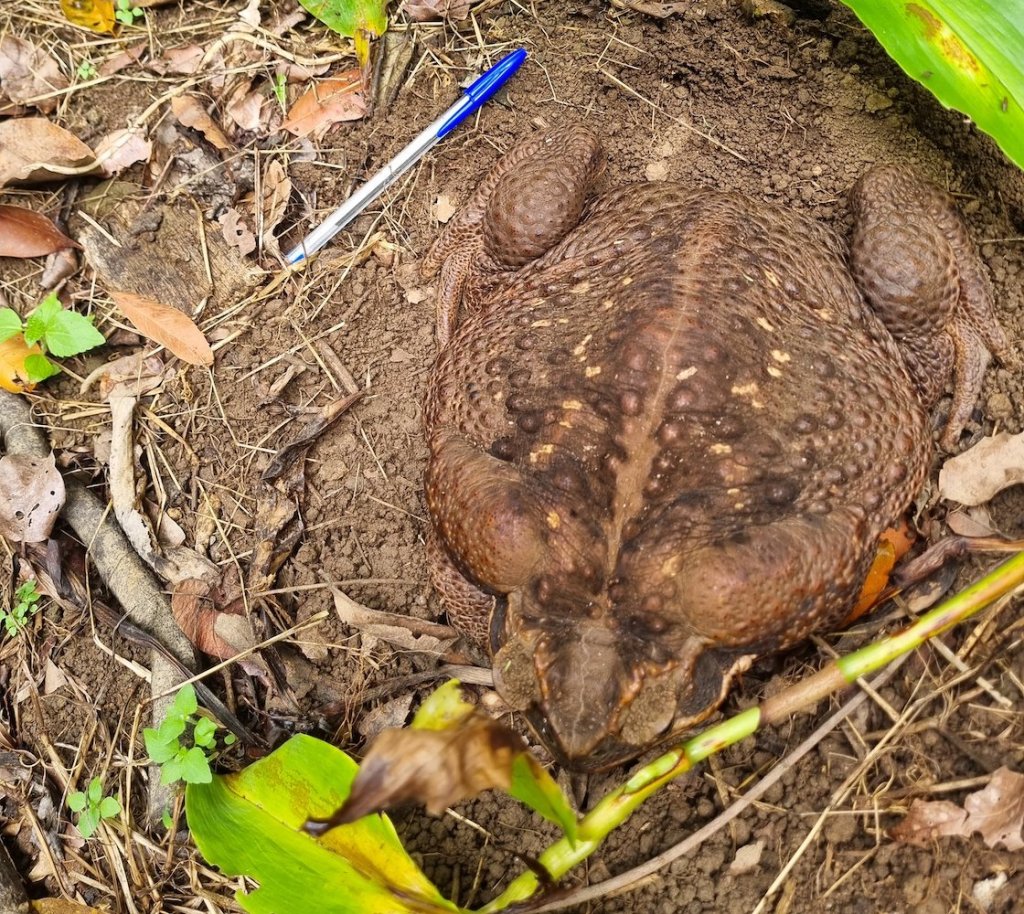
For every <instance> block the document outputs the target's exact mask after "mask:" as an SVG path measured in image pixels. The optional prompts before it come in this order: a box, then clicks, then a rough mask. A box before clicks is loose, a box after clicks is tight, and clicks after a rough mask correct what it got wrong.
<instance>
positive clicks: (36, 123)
mask: <svg viewBox="0 0 1024 914" xmlns="http://www.w3.org/2000/svg"><path fill="white" fill-rule="evenodd" d="M95 159H96V157H95V156H94V155H93V152H92V150H91V149H90V148H89V147H88V146H86V145H85V143H83V142H82V141H81V140H80V139H78V137H76V136H75V135H74V134H73V133H70V132H68V131H67V130H65V129H64V128H63V127H58V126H57V125H56V124H51V123H50V122H49V121H48V120H47V119H46V118H45V117H21V118H15V119H13V120H6V121H0V187H3V186H4V185H5V184H13V183H19V184H37V183H39V182H42V181H53V180H61V179H63V178H65V177H66V176H67V175H68V174H80V173H81V169H82V168H83V167H85V166H88V165H90V164H91V163H92V162H94V161H95Z"/></svg>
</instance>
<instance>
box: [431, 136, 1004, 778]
mask: <svg viewBox="0 0 1024 914" xmlns="http://www.w3.org/2000/svg"><path fill="white" fill-rule="evenodd" d="M602 161H603V160H602V156H601V153H600V148H599V145H598V142H597V140H596V138H595V137H594V136H593V135H592V134H590V133H589V132H588V131H586V130H585V129H584V128H581V127H573V128H568V129H565V130H560V131H552V132H550V133H547V134H541V135H539V136H537V137H534V138H533V139H531V140H529V141H528V142H527V143H526V144H524V145H523V146H522V147H520V148H519V149H518V150H516V151H514V152H512V153H511V154H510V156H509V157H508V158H507V159H506V160H503V162H501V163H499V164H498V166H496V168H495V169H494V170H493V171H492V173H491V174H490V175H489V176H488V177H487V178H486V179H485V181H484V183H483V184H482V185H481V189H480V190H479V191H478V192H477V195H476V196H475V197H474V198H473V200H472V201H471V202H470V204H469V205H468V206H467V208H466V210H465V211H464V213H463V214H462V215H461V216H460V217H458V218H457V219H456V220H454V222H453V223H452V224H451V225H450V226H449V228H448V229H447V231H446V233H445V234H444V235H443V236H442V237H441V238H440V239H439V241H438V242H437V243H436V244H435V246H434V248H433V249H432V251H431V253H430V255H429V257H428V262H427V268H428V269H433V268H436V267H437V266H438V265H440V264H443V268H442V285H441V290H440V300H439V306H438V308H439V334H440V335H441V336H442V337H445V336H446V334H447V333H448V332H449V331H450V330H451V328H452V325H453V324H454V320H455V315H456V313H457V310H458V307H459V304H460V302H461V303H462V305H463V307H464V309H465V310H466V311H468V312H470V313H469V314H468V316H466V317H465V319H464V320H463V321H462V323H461V325H460V326H458V328H457V329H456V330H454V332H453V334H452V336H451V338H450V340H448V341H447V345H446V346H445V347H444V349H443V350H442V352H441V353H440V355H439V357H438V360H437V364H436V366H435V369H434V373H433V376H432V379H431V382H430V387H429V392H428V396H427V404H426V428H427V435H428V439H429V445H430V461H429V465H428V469H427V474H426V495H427V505H428V508H429V512H430V516H431V520H432V526H433V534H432V539H431V543H430V566H431V572H432V579H433V581H434V583H435V585H436V586H437V588H438V589H439V591H440V592H441V595H442V598H443V600H444V602H445V603H446V604H447V606H448V607H449V610H450V611H451V613H452V615H453V617H454V620H455V622H456V623H457V624H458V625H460V626H461V627H462V628H464V629H465V630H466V631H467V632H469V633H470V634H471V635H473V636H474V637H475V638H476V639H477V640H478V641H480V642H481V643H484V644H486V645H488V646H489V648H490V650H491V651H492V653H493V659H494V671H495V676H496V680H497V683H498V686H499V689H500V690H501V692H502V693H503V695H504V697H505V698H506V700H508V701H509V703H510V704H512V705H513V706H514V707H517V708H520V709H522V710H523V711H524V712H525V713H526V714H527V716H528V718H529V719H530V721H531V723H532V724H533V726H534V728H535V729H536V731H537V733H538V735H539V736H540V737H541V738H542V739H543V740H544V742H545V743H546V744H547V745H548V746H549V748H550V749H551V750H552V752H554V753H555V755H556V756H557V757H559V758H560V759H561V760H562V761H563V762H565V763H567V764H569V765H571V766H573V767H577V768H597V767H603V766H607V765H610V764H614V763H616V762H619V761H622V760H625V759H628V758H630V757H632V756H635V755H637V754H638V753H640V752H641V751H643V750H644V749H646V748H648V747H650V746H652V745H656V744H658V743H660V742H662V741H664V740H665V739H666V738H668V737H670V736H672V735H673V734H675V733H677V732H679V731H681V730H683V729H686V728H689V727H692V726H693V725H695V724H696V723H698V722H699V721H701V720H703V719H704V718H706V717H707V716H709V715H710V714H711V713H713V711H714V710H715V709H716V708H717V707H718V705H719V704H720V703H721V701H722V699H723V698H724V696H725V694H726V691H727V689H728V686H729V682H730V679H731V677H732V676H734V675H735V673H736V672H737V671H738V670H741V669H744V668H746V666H747V665H749V663H750V661H751V659H752V657H754V656H756V655H757V654H759V653H762V652H765V651H773V650H780V649H784V648H787V647H789V646H791V645H794V644H796V643H797V642H799V641H801V640H802V639H804V638H806V637H807V636H808V635H809V634H810V633H812V632H815V631H820V630H823V629H828V628H830V627H834V626H836V625H838V624H840V623H841V622H842V621H843V619H844V618H845V617H846V616H847V615H848V613H849V611H850V608H851V606H852V605H853V604H854V602H855V601H856V599H857V596H858V594H859V592H860V589H861V586H862V584H863V581H864V578H865V575H866V573H867V571H868V568H869V566H870V564H871V561H872V559H873V557H874V554H875V549H876V544H877V542H878V538H879V535H880V533H881V532H882V531H883V530H885V529H886V528H887V527H890V526H892V525H893V524H894V522H896V521H897V519H898V518H899V517H900V515H901V514H902V512H903V511H904V509H905V508H906V507H907V505H908V504H909V502H910V500H911V498H912V497H913V496H914V494H915V493H916V491H917V489H918V488H919V487H920V485H921V483H922V481H923V479H924V477H925V474H926V471H927V467H928V464H929V459H930V455H931V451H932V443H931V434H930V430H929V410H930V409H931V407H932V406H933V405H934V401H935V400H936V398H937V397H938V396H939V395H940V394H941V393H942V391H943V389H944V388H945V382H946V379H947V378H948V376H949V374H950V371H951V368H952V366H953V365H954V362H955V364H956V389H955V398H954V402H955V404H956V408H955V410H954V413H953V416H952V418H951V420H950V425H949V426H948V427H947V429H946V431H945V433H944V436H943V441H944V443H946V444H947V445H952V444H954V443H955V441H956V439H957V437H958V435H959V432H960V429H961V427H962V424H963V421H964V418H965V410H968V411H969V409H970V407H971V406H972V405H973V403H974V400H975V398H976V395H977V388H978V384H979V383H980V379H981V375H982V372H983V371H984V367H985V364H986V363H987V360H988V352H987V351H986V349H985V346H986V345H987V346H988V347H989V348H991V349H993V350H997V351H998V350H1001V349H1002V348H1004V347H1005V340H1004V339H1003V337H1002V334H1001V331H1000V330H999V328H998V326H997V324H996V323H995V320H994V318H993V317H992V312H991V302H990V293H989V291H988V286H987V282H986V279H985V274H984V269H983V267H982V265H981V263H980V261H979V260H978V258H977V255H976V254H975V253H974V251H973V250H972V249H971V246H970V242H969V241H968V239H967V234H966V231H965V229H964V227H963V224H962V222H961V220H960V217H959V215H958V214H957V213H956V210H955V208H954V207H953V204H952V202H951V200H950V199H949V197H948V196H947V195H945V194H943V193H941V192H940V191H938V190H936V189H935V188H932V187H930V186H929V185H926V184H924V183H923V182H921V181H920V180H918V179H917V178H915V177H914V176H913V175H912V174H910V173H909V172H907V171H905V170H902V169H898V168H880V169H876V170H874V171H872V172H871V173H870V174H869V175H868V176H866V177H865V178H864V179H862V181H861V182H860V183H859V184H858V187H857V188H856V190H855V192H854V207H855V210H856V215H857V219H858V229H857V232H856V234H855V238H854V242H853V248H852V275H851V267H848V266H847V262H846V256H845V252H844V249H843V245H842V244H841V243H840V241H839V239H838V238H837V237H836V236H835V235H834V234H833V233H832V232H831V231H829V230H828V229H826V228H825V227H823V226H821V225H819V224H817V223H815V222H813V221H811V220H809V219H806V218H804V217H802V216H799V215H796V214H793V213H790V212H787V211H786V210H783V209H780V208H778V207H775V206H770V205H767V204H764V203H760V202H757V201H754V200H751V199H749V198H747V197H744V196H741V195H739V194H733V193H719V192H709V191H694V190H690V189H687V188H683V187H680V186H678V185H675V184H640V185H634V186H629V187H624V188H621V189H618V190H614V191H612V192H610V193H608V194H605V195H604V196H602V197H600V198H599V199H597V200H596V201H594V202H593V203H592V204H591V205H590V206H589V207H587V208H585V200H586V196H587V193H588V189H589V185H590V183H591V182H592V181H593V179H594V177H596V175H597V173H598V172H599V171H600V169H601V163H602ZM510 163H511V164H510ZM854 276H856V277H858V280H859V282H860V283H861V284H862V286H863V287H864V289H865V290H866V295H867V296H868V297H869V298H870V299H871V301H872V304H873V306H874V309H875V310H873V308H872V307H869V306H868V304H867V303H866V302H865V297H864V295H862V294H861V292H860V291H859V289H858V285H857V283H855V281H854V278H853V277H854ZM883 321H890V322H891V327H890V328H887V326H886V324H885V323H883ZM897 339H898V340H899V344H898V343H897ZM904 350H905V351H906V352H909V353H910V356H909V359H908V358H907V357H905V355H904Z"/></svg>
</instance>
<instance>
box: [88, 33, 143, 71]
mask: <svg viewBox="0 0 1024 914" xmlns="http://www.w3.org/2000/svg"><path fill="white" fill-rule="evenodd" d="M148 49H149V42H148V41H140V42H139V43H138V44H135V45H132V46H131V47H130V48H125V49H124V50H123V51H119V52H118V53H117V54H114V55H113V56H112V57H108V58H107V59H106V60H104V61H103V63H101V64H100V65H99V69H98V70H97V72H98V73H99V75H100V76H113V75H114V74H115V73H120V72H121V71H122V70H124V69H127V68H128V67H130V66H131V65H132V64H133V63H138V62H139V58H141V57H142V55H143V54H145V53H146V51H147V50H148Z"/></svg>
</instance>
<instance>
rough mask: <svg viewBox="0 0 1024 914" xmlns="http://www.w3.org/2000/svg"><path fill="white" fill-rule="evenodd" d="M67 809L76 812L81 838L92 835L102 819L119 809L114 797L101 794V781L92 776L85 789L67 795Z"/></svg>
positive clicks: (114, 813)
mask: <svg viewBox="0 0 1024 914" xmlns="http://www.w3.org/2000/svg"><path fill="white" fill-rule="evenodd" d="M68 809H70V810H71V811H72V812H77V813H78V821H77V822H76V823H75V824H76V825H77V826H78V830H79V831H80V832H81V833H82V837H83V838H90V837H92V834H93V832H95V831H96V829H97V828H99V827H100V822H101V821H102V820H103V819H112V818H113V817H114V816H116V815H117V814H118V813H119V812H120V811H121V804H120V803H119V802H118V800H117V799H116V797H105V796H103V781H101V780H100V779H99V778H93V779H92V780H91V781H89V787H88V789H87V790H76V791H75V792H74V793H73V794H71V795H70V796H69V797H68Z"/></svg>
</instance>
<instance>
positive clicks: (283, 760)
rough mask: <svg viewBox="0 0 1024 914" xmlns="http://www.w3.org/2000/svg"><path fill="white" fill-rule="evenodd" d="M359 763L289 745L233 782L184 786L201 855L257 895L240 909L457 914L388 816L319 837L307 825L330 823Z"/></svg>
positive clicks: (255, 913)
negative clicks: (250, 884) (252, 886)
mask: <svg viewBox="0 0 1024 914" xmlns="http://www.w3.org/2000/svg"><path fill="white" fill-rule="evenodd" d="M356 770H357V766H356V763H355V762H354V761H352V759H350V758H349V757H348V756H347V755H345V753H344V752H342V751H341V750H340V749H336V748H335V747H334V746H331V745H329V744H328V743H324V742H322V741H320V740H317V739H313V738H312V737H309V736H294V737H292V738H291V739H290V740H289V741H288V742H287V743H285V744H284V745H283V746H281V747H280V748H279V749H277V750H276V751H275V752H273V753H272V754H270V755H268V756H267V757H266V758H264V759H261V760H260V761H258V762H256V763H255V764H253V765H250V766H249V767H248V768H246V769H245V770H243V771H241V772H239V773H238V774H230V775H218V776H216V777H214V779H213V782H212V783H210V784H189V785H188V787H187V788H186V790H185V810H186V813H187V815H188V823H189V827H190V828H191V830H192V835H193V837H194V839H195V842H196V845H197V846H198V848H199V850H200V851H201V852H202V854H203V856H204V857H205V858H206V859H207V860H208V861H209V862H210V863H212V864H214V865H216V866H218V867H219V868H220V869H221V870H223V871H224V872H225V873H227V874H229V875H232V876H234V875H245V876H248V877H250V878H252V879H254V880H256V881H257V882H258V883H259V884H260V887H259V888H258V889H256V890H255V891H253V892H250V893H248V894H245V893H242V892H240V893H239V894H238V900H239V902H240V903H241V904H242V906H243V907H244V908H245V909H246V910H247V911H250V912H252V914H309V912H311V911H316V912H317V914H409V912H437V914H444V912H453V911H456V912H457V911H458V910H459V909H458V908H457V907H456V906H455V905H453V904H452V903H451V902H450V901H447V900H446V899H445V898H444V897H442V895H441V894H440V892H438V890H437V889H436V888H435V887H434V885H433V884H432V883H431V882H430V881H429V880H428V879H427V877H426V876H424V875H423V873H422V872H421V871H420V869H419V868H418V867H417V866H416V864H415V863H414V862H413V861H412V859H411V858H410V857H409V855H408V854H407V853H406V852H405V848H403V847H402V844H401V842H400V841H399V840H398V835H397V834H396V832H395V829H394V826H392V824H391V822H390V820H389V819H388V818H387V817H386V816H381V815H373V816H367V817H365V818H363V819H360V820H359V821H358V822H355V823H353V824H351V825H345V826H341V827H339V828H335V829H332V830H331V831H329V832H327V833H326V834H324V835H322V836H321V837H319V838H313V837H311V836H310V835H308V834H306V833H305V832H303V831H301V827H302V824H303V823H304V822H305V821H306V819H307V818H311V817H313V818H322V817H325V816H328V815H330V813H331V812H333V811H334V810H335V809H337V808H338V807H339V806H340V805H341V804H342V803H343V802H344V801H345V798H346V797H347V796H348V793H349V788H350V786H351V783H352V779H353V778H354V777H355V773H356Z"/></svg>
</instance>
